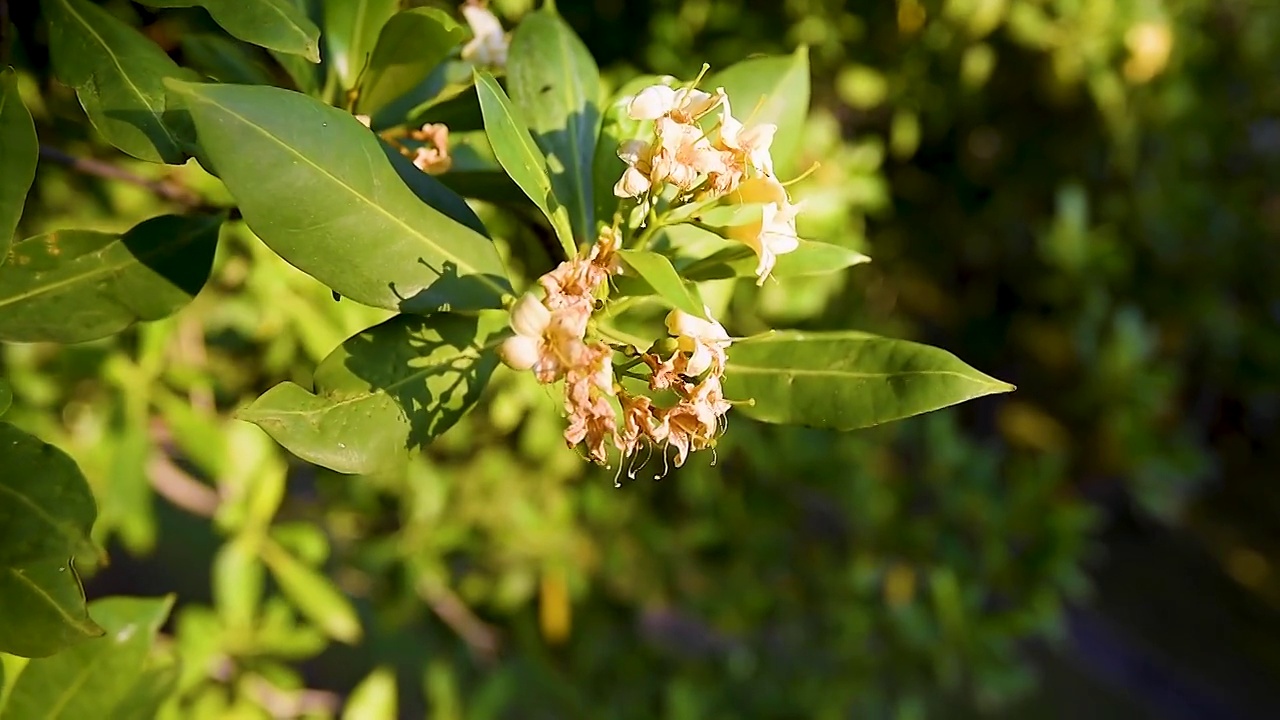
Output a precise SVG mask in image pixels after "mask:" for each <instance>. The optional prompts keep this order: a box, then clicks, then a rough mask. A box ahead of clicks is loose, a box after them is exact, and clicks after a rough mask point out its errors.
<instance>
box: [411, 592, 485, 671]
mask: <svg viewBox="0 0 1280 720" xmlns="http://www.w3.org/2000/svg"><path fill="white" fill-rule="evenodd" d="M418 594H419V595H420V596H422V598H423V599H424V600H426V601H427V604H428V605H429V606H430V607H431V610H432V611H433V612H434V613H435V614H436V615H437V616H438V617H439V618H440V619H441V620H442V621H444V624H445V625H448V626H449V628H450V629H452V630H453V631H454V632H455V633H457V634H458V636H459V637H461V638H462V640H463V642H465V643H466V644H467V646H468V647H470V648H471V651H472V652H473V653H475V654H476V655H477V656H478V657H479V658H480V659H481V660H483V661H484V662H486V663H491V662H493V661H494V660H496V659H497V657H498V647H499V638H498V631H497V630H495V629H494V628H493V627H491V626H490V625H488V624H487V623H485V622H484V621H483V620H481V619H480V618H478V617H476V615H475V613H473V612H471V608H469V607H467V604H466V603H465V602H463V601H462V598H460V597H458V596H457V594H455V593H454V592H453V591H452V590H450V589H449V588H447V587H445V586H444V585H442V584H437V583H420V584H419V586H418Z"/></svg>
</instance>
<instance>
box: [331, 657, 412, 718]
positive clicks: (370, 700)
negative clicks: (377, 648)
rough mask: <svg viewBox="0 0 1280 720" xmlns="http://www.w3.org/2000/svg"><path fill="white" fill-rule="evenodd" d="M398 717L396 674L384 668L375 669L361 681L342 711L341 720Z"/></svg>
mask: <svg viewBox="0 0 1280 720" xmlns="http://www.w3.org/2000/svg"><path fill="white" fill-rule="evenodd" d="M399 716H400V713H399V710H398V708H397V706H396V673H395V671H394V670H392V669H391V668H386V667H380V668H377V669H375V670H374V671H373V672H371V673H369V675H368V676H367V677H365V679H364V680H361V681H360V684H359V685H357V686H356V689H355V690H352V691H351V697H350V698H349V699H348V700H347V706H346V707H344V708H343V709H342V720H387V719H388V718H394V717H399Z"/></svg>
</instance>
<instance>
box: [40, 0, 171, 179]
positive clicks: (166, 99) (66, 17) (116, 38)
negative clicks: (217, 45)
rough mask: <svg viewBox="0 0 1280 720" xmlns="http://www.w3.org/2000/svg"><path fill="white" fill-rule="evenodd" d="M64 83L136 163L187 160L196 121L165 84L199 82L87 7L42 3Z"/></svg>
mask: <svg viewBox="0 0 1280 720" xmlns="http://www.w3.org/2000/svg"><path fill="white" fill-rule="evenodd" d="M40 5H41V7H42V8H43V9H44V15H45V17H46V18H47V19H48V20H49V51H50V53H51V54H52V56H53V67H54V72H56V73H57V75H58V79H59V80H61V81H62V82H64V83H66V84H67V85H70V86H71V87H73V88H75V91H76V97H78V98H79V99H80V104H81V105H82V106H83V107H84V111H85V113H86V114H87V115H88V116H89V122H91V123H93V126H94V127H95V128H97V129H98V132H100V133H102V137H104V138H106V140H107V142H109V143H111V144H112V145H115V146H116V147H118V148H120V149H121V150H123V151H125V152H126V153H129V154H130V155H132V156H134V157H136V158H140V159H142V160H149V161H151V162H165V163H171V164H178V163H182V162H184V161H185V160H186V159H187V149H188V148H189V147H190V143H191V127H190V118H188V117H186V115H185V113H184V112H183V109H182V104H181V102H180V101H179V100H178V98H176V97H175V96H173V95H172V94H170V93H169V92H167V90H166V88H165V86H164V79H165V78H187V79H195V73H193V72H191V71H190V70H184V69H182V68H179V67H178V65H177V64H176V63H174V62H173V60H171V59H169V56H168V55H166V54H165V53H164V51H163V50H161V49H160V47H159V46H158V45H156V44H155V43H154V42H152V41H151V40H149V39H147V37H146V36H145V35H143V34H142V33H140V32H138V31H137V30H135V29H134V28H131V27H129V26H128V25H125V24H124V23H123V22H121V21H120V20H118V19H116V17H115V16H113V15H112V14H111V13H109V12H107V11H106V10H104V9H102V8H101V7H99V6H98V5H95V4H93V3H90V2H88V1H87V0H41V4H40Z"/></svg>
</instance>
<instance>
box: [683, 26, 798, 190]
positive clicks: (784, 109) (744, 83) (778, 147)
mask: <svg viewBox="0 0 1280 720" xmlns="http://www.w3.org/2000/svg"><path fill="white" fill-rule="evenodd" d="M702 87H704V88H717V87H723V88H724V89H725V92H726V93H728V95H729V99H730V100H731V101H732V103H733V113H734V117H737V118H738V119H740V120H743V121H746V119H747V118H748V117H750V118H751V123H750V124H752V125H756V124H760V123H774V124H775V125H777V126H778V132H777V134H776V135H775V136H774V139H773V146H772V148H771V155H772V156H773V161H774V169H775V170H776V171H777V172H778V174H779V175H786V174H788V173H790V172H792V171H794V170H795V167H794V165H795V161H796V156H797V155H798V154H799V152H800V141H801V138H802V135H803V132H804V121H805V117H806V116H807V115H808V113H809V50H808V48H805V47H803V46H802V47H800V48H799V49H797V50H796V51H795V53H794V54H792V55H791V56H789V57H765V58H752V59H750V60H743V61H742V62H739V63H735V64H734V65H731V66H730V67H728V68H725V69H724V71H723V72H720V73H718V74H716V75H714V76H712V77H711V78H710V79H709V80H707V81H706V82H704V83H702ZM757 106H759V110H756V109H755V108H756V107H757ZM713 116H715V117H718V115H716V114H714V113H713Z"/></svg>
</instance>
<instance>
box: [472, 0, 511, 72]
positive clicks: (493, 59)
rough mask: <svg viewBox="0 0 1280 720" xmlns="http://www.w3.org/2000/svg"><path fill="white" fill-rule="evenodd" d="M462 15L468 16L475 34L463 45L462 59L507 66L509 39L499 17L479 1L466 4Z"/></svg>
mask: <svg viewBox="0 0 1280 720" xmlns="http://www.w3.org/2000/svg"><path fill="white" fill-rule="evenodd" d="M462 17H464V18H466V20H467V25H470V26H471V34H472V35H473V36H474V37H472V38H471V41H470V42H468V43H467V44H466V45H463V46H462V59H463V60H467V61H469V62H472V63H474V64H476V65H482V66H487V67H506V64H507V46H508V44H509V41H508V40H507V35H506V33H504V32H503V30H502V23H501V22H499V21H498V17H497V16H496V15H494V14H493V13H492V12H491V11H490V10H489V9H488V8H487V7H485V6H484V5H483V4H481V3H479V2H468V3H466V4H464V5H463V6H462Z"/></svg>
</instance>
